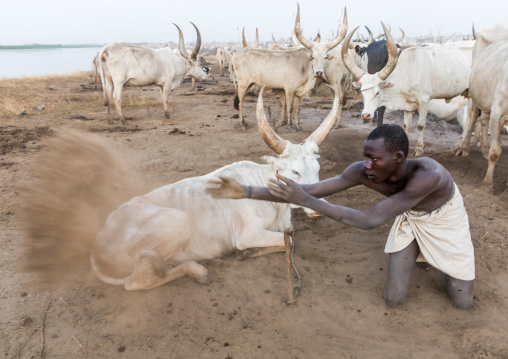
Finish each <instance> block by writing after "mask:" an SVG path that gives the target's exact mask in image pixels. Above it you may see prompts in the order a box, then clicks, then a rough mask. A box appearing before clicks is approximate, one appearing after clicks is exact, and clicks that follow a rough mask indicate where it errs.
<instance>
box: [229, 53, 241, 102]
mask: <svg viewBox="0 0 508 359" xmlns="http://www.w3.org/2000/svg"><path fill="white" fill-rule="evenodd" d="M229 67H230V69H229V72H230V74H231V79H232V80H233V84H234V85H235V92H236V94H235V100H234V102H233V106H234V108H235V110H240V109H239V107H238V105H239V104H240V98H239V97H238V86H237V83H236V74H235V65H234V63H233V61H230V62H229Z"/></svg>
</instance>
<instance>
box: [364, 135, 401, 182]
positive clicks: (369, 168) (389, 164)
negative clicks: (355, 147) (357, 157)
mask: <svg viewBox="0 0 508 359" xmlns="http://www.w3.org/2000/svg"><path fill="white" fill-rule="evenodd" d="M384 141H385V140H384V138H378V139H377V140H367V141H365V144H364V145H363V156H364V157H365V161H364V163H363V168H364V169H365V174H366V175H367V177H368V178H369V179H370V180H371V181H373V182H374V183H381V182H383V181H386V180H387V179H388V178H389V177H390V176H391V175H392V174H393V172H394V171H395V169H396V168H397V166H396V161H395V159H396V154H395V153H390V152H388V151H386V149H385V145H384Z"/></svg>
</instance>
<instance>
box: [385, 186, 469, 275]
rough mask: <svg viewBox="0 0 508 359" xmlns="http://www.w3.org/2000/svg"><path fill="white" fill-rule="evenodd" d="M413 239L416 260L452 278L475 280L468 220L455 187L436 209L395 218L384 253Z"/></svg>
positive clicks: (400, 247) (398, 248)
mask: <svg viewBox="0 0 508 359" xmlns="http://www.w3.org/2000/svg"><path fill="white" fill-rule="evenodd" d="M414 239H416V242H417V243H418V246H419V247H420V255H419V256H418V259H417V261H427V262H428V263H429V264H430V265H432V266H433V267H434V268H437V269H439V270H440V271H442V272H443V273H446V274H448V275H449V276H451V277H453V278H457V279H461V280H473V279H474V278H475V267H474V248H473V243H472V242H471V233H470V232H469V220H468V217H467V213H466V208H465V207H464V201H463V200H462V195H461V194H460V192H459V188H458V187H457V185H456V184H455V193H454V195H453V198H452V199H451V200H449V201H448V202H446V203H445V204H444V205H442V206H441V207H440V208H438V209H436V210H434V211H431V212H428V211H412V210H409V211H406V212H404V213H402V214H400V215H398V216H397V217H396V218H395V222H394V223H393V226H392V229H391V230H390V234H389V235H388V240H387V241H386V246H385V253H394V252H398V251H401V250H402V249H404V248H406V247H407V246H408V245H409V244H410V243H411V242H412V241H413V240H414ZM422 256H423V258H422Z"/></svg>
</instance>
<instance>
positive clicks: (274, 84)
mask: <svg viewBox="0 0 508 359" xmlns="http://www.w3.org/2000/svg"><path fill="white" fill-rule="evenodd" d="M298 31H300V7H299V6H298V11H297V15H296V20H295V32H298ZM346 32H347V14H346V13H344V19H343V24H342V26H341V28H340V31H339V33H338V34H337V37H336V38H335V39H334V40H333V41H331V42H329V43H327V44H323V43H317V42H310V43H309V47H307V48H303V47H300V48H296V49H289V50H268V49H252V48H243V49H242V50H240V51H239V52H237V53H236V54H234V55H233V56H232V58H231V69H232V71H233V72H234V77H235V78H236V80H237V83H238V86H237V96H236V98H235V109H238V112H239V118H240V121H241V124H242V125H243V126H244V127H245V128H247V124H246V123H245V120H244V119H243V103H244V99H245V95H246V93H247V89H248V88H250V86H251V85H252V84H253V83H254V84H256V85H258V86H266V87H267V88H270V89H272V90H274V92H275V93H277V94H278V95H279V97H280V100H281V121H279V125H281V124H282V121H283V120H284V117H285V118H286V121H287V125H288V127H289V126H290V123H291V109H293V114H294V123H295V129H296V130H301V127H300V124H299V122H298V112H299V105H300V99H301V98H302V97H303V96H305V95H306V94H307V93H308V92H309V91H310V90H311V89H312V87H314V84H315V80H316V79H317V78H320V77H322V76H323V74H324V63H325V58H326V57H327V56H328V52H329V51H330V50H331V49H333V48H334V47H336V46H337V45H338V44H340V42H341V41H342V39H343V38H344V36H345V34H346ZM302 38H303V37H302ZM307 42H308V41H307ZM235 87H236V83H235ZM337 92H338V93H339V95H340V89H339V90H338V91H337Z"/></svg>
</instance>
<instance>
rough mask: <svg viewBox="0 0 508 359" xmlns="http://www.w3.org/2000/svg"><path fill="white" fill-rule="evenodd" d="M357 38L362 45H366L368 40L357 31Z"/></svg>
mask: <svg viewBox="0 0 508 359" xmlns="http://www.w3.org/2000/svg"><path fill="white" fill-rule="evenodd" d="M356 38H357V39H358V40H360V42H361V43H362V44H364V45H368V42H367V41H365V39H364V38H363V35H361V36H360V32H359V31H358V36H357V37H356Z"/></svg>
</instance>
